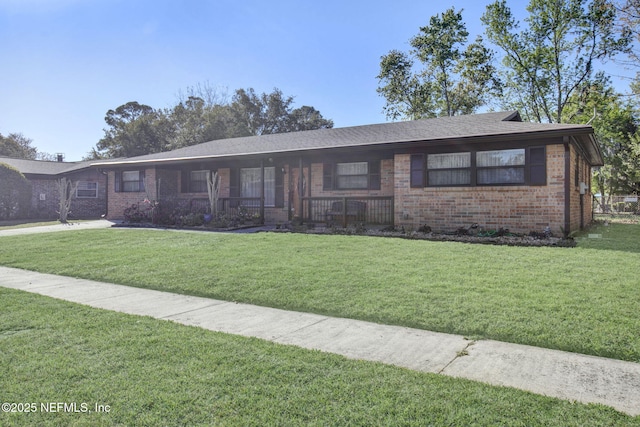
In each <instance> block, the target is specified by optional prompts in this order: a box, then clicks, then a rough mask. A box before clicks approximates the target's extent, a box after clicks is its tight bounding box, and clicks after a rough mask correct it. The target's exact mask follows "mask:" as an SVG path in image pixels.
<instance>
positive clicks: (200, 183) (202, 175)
mask: <svg viewBox="0 0 640 427" xmlns="http://www.w3.org/2000/svg"><path fill="white" fill-rule="evenodd" d="M208 174H209V171H207V170H200V171H191V173H190V174H189V192H191V193H206V192H207V191H208V189H207V175H208Z"/></svg>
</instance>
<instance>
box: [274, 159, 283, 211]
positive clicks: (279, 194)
mask: <svg viewBox="0 0 640 427" xmlns="http://www.w3.org/2000/svg"><path fill="white" fill-rule="evenodd" d="M282 169H283V168H282V166H276V177H275V178H276V197H275V199H276V200H275V206H276V208H283V207H284V172H283V171H282Z"/></svg>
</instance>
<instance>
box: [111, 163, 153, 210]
mask: <svg viewBox="0 0 640 427" xmlns="http://www.w3.org/2000/svg"><path fill="white" fill-rule="evenodd" d="M108 179H109V188H107V197H108V198H109V210H108V213H107V218H108V219H112V220H120V219H124V210H125V209H127V208H129V207H131V206H132V205H142V204H143V203H144V200H145V199H146V198H147V195H148V196H149V197H150V198H151V199H152V200H157V199H158V192H157V181H156V169H155V168H148V169H146V170H145V175H144V181H145V187H146V191H137V192H124V191H120V192H116V191H115V182H116V173H115V171H109V177H108Z"/></svg>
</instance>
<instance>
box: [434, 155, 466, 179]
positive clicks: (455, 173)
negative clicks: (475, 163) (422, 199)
mask: <svg viewBox="0 0 640 427" xmlns="http://www.w3.org/2000/svg"><path fill="white" fill-rule="evenodd" d="M427 183H428V185H430V186H443V185H447V186H449V185H469V184H471V153H445V154H429V155H428V156H427Z"/></svg>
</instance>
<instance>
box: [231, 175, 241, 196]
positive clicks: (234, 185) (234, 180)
mask: <svg viewBox="0 0 640 427" xmlns="http://www.w3.org/2000/svg"><path fill="white" fill-rule="evenodd" d="M229 197H240V169H238V168H231V169H230V170H229Z"/></svg>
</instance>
